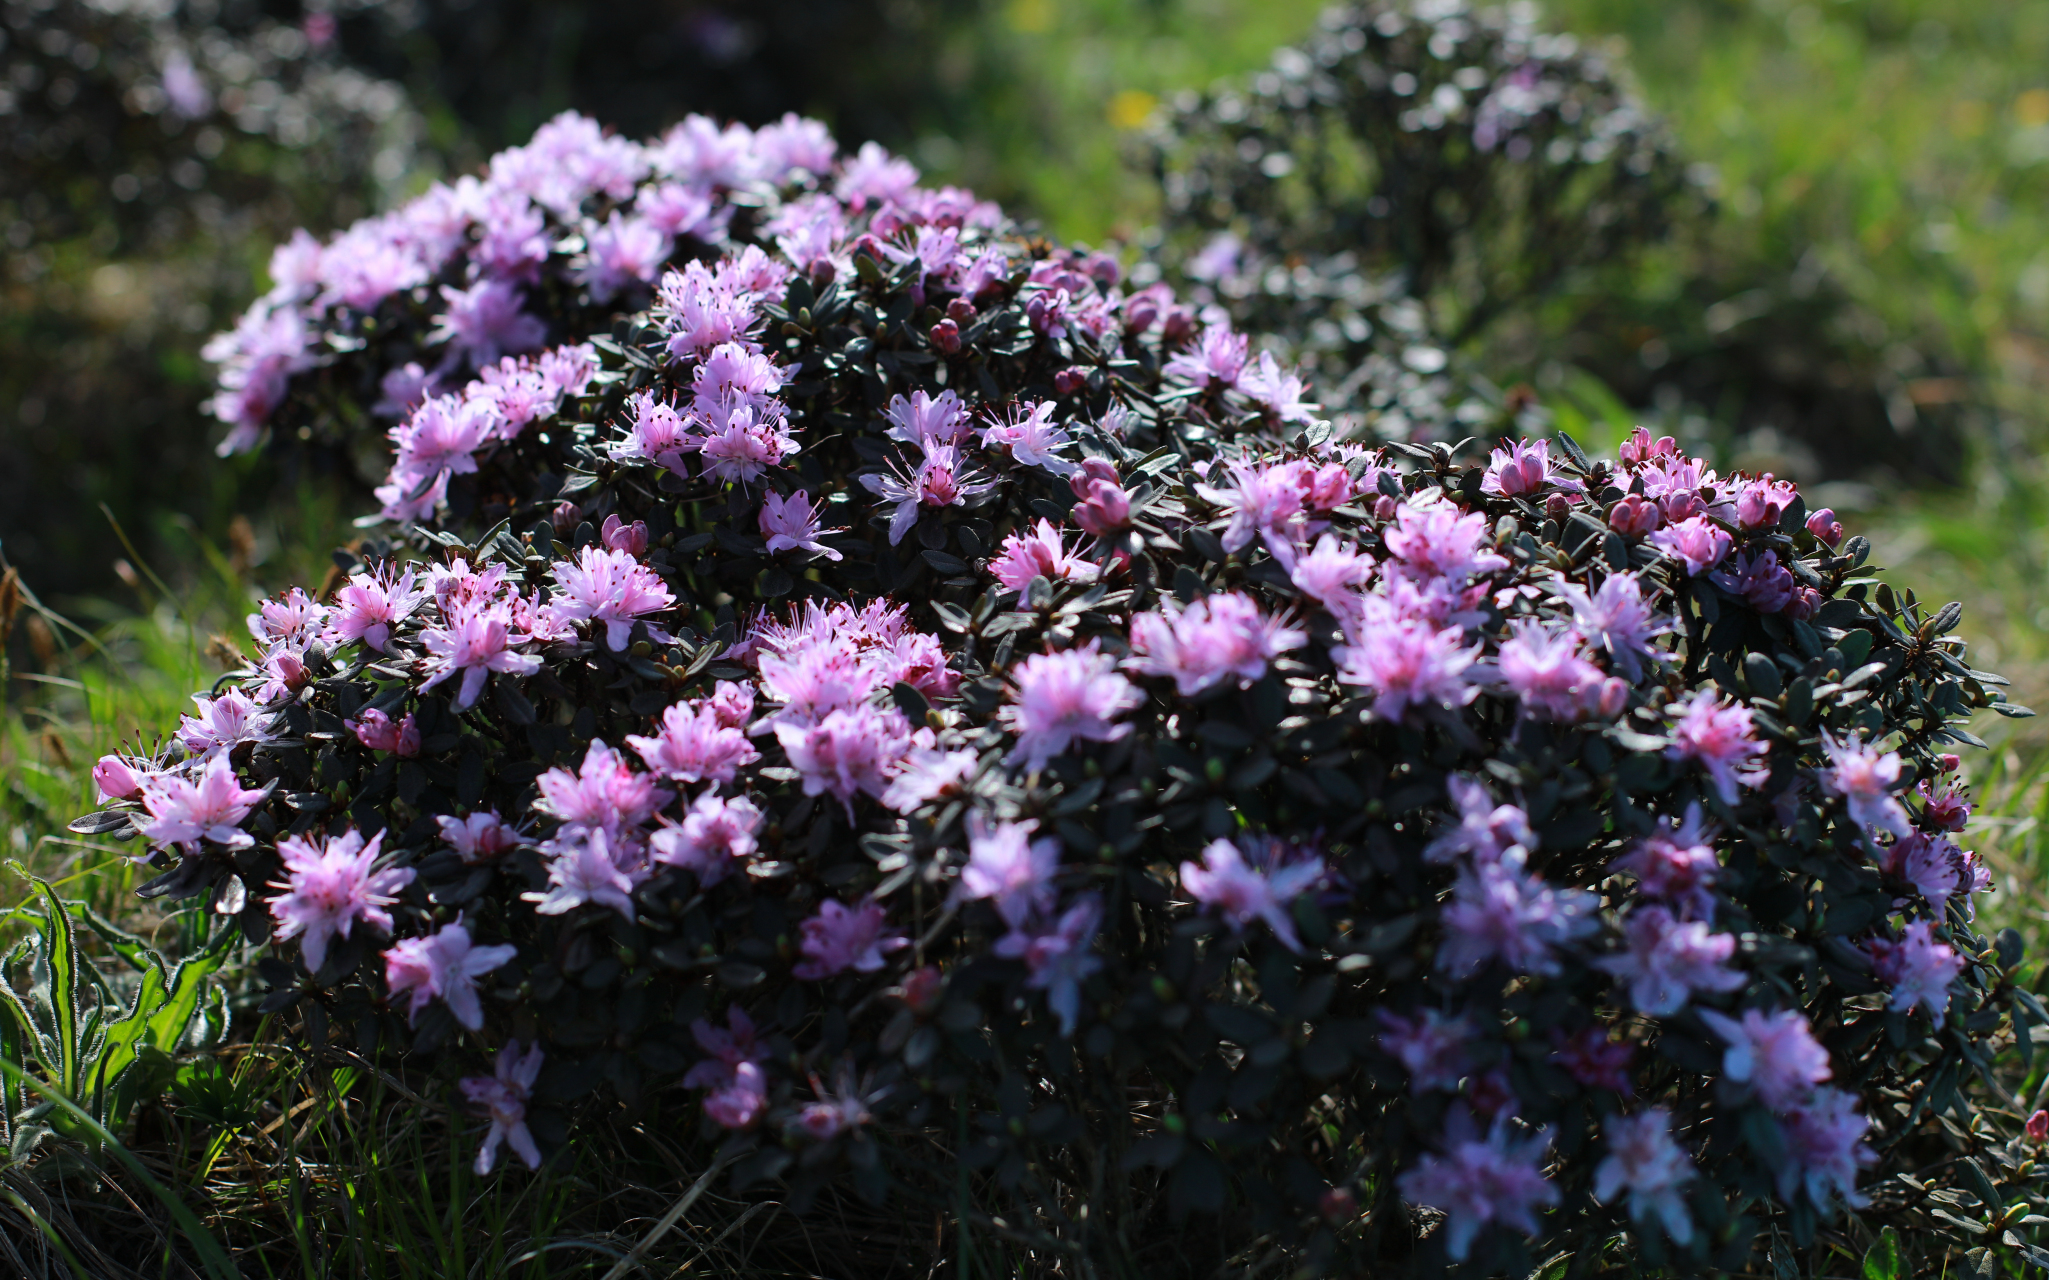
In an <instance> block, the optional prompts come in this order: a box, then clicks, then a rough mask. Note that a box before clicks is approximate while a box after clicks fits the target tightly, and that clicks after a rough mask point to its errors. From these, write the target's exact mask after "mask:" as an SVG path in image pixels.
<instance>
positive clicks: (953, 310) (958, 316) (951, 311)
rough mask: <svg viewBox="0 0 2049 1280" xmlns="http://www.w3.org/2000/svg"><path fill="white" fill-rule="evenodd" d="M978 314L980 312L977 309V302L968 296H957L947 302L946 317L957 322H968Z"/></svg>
mask: <svg viewBox="0 0 2049 1280" xmlns="http://www.w3.org/2000/svg"><path fill="white" fill-rule="evenodd" d="M977 314H979V313H978V312H977V311H976V310H975V304H974V303H972V302H969V301H968V300H967V299H966V298H955V299H954V300H953V301H952V302H949V303H947V304H946V318H947V319H948V320H951V321H953V322H954V323H955V324H966V323H967V322H968V321H970V320H972V319H974V318H975V316H976V315H977Z"/></svg>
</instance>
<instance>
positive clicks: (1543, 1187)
mask: <svg viewBox="0 0 2049 1280" xmlns="http://www.w3.org/2000/svg"><path fill="white" fill-rule="evenodd" d="M1460 1115H1461V1118H1463V1113H1460ZM1508 1126H1509V1121H1508V1119H1507V1118H1506V1117H1503V1118H1501V1119H1498V1120H1496V1121H1495V1123H1494V1126H1493V1128H1492V1129H1491V1130H1490V1131H1489V1132H1488V1134H1487V1136H1486V1137H1485V1138H1484V1139H1483V1138H1481V1137H1479V1136H1478V1135H1477V1134H1476V1133H1474V1132H1473V1129H1472V1123H1471V1121H1470V1119H1465V1120H1464V1123H1462V1124H1455V1125H1454V1126H1453V1127H1452V1129H1451V1131H1450V1132H1449V1133H1448V1134H1447V1137H1448V1139H1449V1141H1448V1142H1447V1143H1446V1144H1445V1151H1444V1154H1443V1155H1435V1154H1432V1155H1426V1156H1424V1157H1423V1158H1422V1159H1421V1160H1419V1161H1417V1163H1416V1167H1415V1168H1413V1169H1410V1170H1409V1171H1408V1172H1406V1173H1404V1174H1402V1175H1401V1177H1400V1178H1399V1179H1397V1181H1396V1185H1397V1186H1399V1187H1400V1189H1401V1194H1402V1198H1403V1199H1404V1200H1407V1201H1408V1202H1409V1203H1410V1204H1419V1205H1426V1206H1428V1207H1430V1208H1432V1209H1439V1210H1442V1211H1443V1212H1444V1214H1445V1215H1446V1221H1445V1226H1444V1231H1445V1251H1446V1252H1447V1253H1448V1254H1450V1255H1451V1259H1452V1261H1454V1262H1464V1261H1465V1260H1466V1256H1467V1255H1468V1254H1470V1253H1471V1252H1472V1249H1473V1239H1474V1237H1475V1236H1477V1235H1479V1233H1480V1230H1481V1228H1483V1227H1488V1226H1496V1225H1499V1226H1504V1227H1509V1228H1511V1229H1513V1230H1516V1231H1520V1232H1522V1233H1523V1234H1525V1235H1535V1234H1536V1232H1537V1230H1538V1221H1537V1210H1538V1209H1539V1208H1542V1207H1545V1206H1548V1205H1554V1204H1557V1203H1558V1188H1556V1187H1554V1186H1552V1185H1551V1183H1550V1181H1549V1180H1547V1179H1546V1178H1545V1177H1544V1172H1543V1159H1544V1149H1545V1148H1546V1147H1548V1146H1549V1145H1550V1134H1549V1133H1548V1132H1544V1133H1539V1134H1537V1135H1535V1136H1533V1137H1530V1138H1525V1139H1523V1140H1521V1141H1517V1140H1515V1139H1513V1138H1511V1137H1510V1133H1511V1130H1510V1129H1509V1127H1508Z"/></svg>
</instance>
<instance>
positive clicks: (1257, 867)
mask: <svg viewBox="0 0 2049 1280" xmlns="http://www.w3.org/2000/svg"><path fill="white" fill-rule="evenodd" d="M1323 874H1324V866H1323V859H1321V858H1316V857H1310V858H1303V859H1299V860H1296V861H1292V862H1283V861H1281V846H1280V845H1279V844H1278V842H1268V843H1267V844H1266V845H1265V846H1264V847H1262V848H1261V849H1259V850H1258V851H1256V852H1255V854H1254V856H1253V857H1252V858H1250V859H1248V858H1247V857H1246V856H1245V854H1244V853H1243V852H1242V851H1240V849H1239V847H1238V846H1237V845H1236V844H1234V843H1232V842H1231V841H1229V840H1213V841H1211V842H1210V844H1209V845H1208V847H1206V848H1205V849H1203V851H1202V861H1201V862H1200V863H1194V862H1184V863H1182V864H1181V886H1182V887H1183V888H1184V889H1186V890H1188V895H1189V896H1190V897H1191V898H1194V899H1195V900H1196V901H1197V902H1200V903H1202V904H1203V905H1204V906H1207V907H1215V908H1216V909H1217V910H1218V911H1219V912H1220V913H1221V914H1222V915H1223V917H1224V919H1225V920H1226V921H1228V922H1229V923H1230V925H1231V927H1232V928H1234V929H1243V928H1244V927H1245V926H1246V925H1248V924H1250V923H1252V921H1254V920H1255V919H1257V920H1262V921H1265V922H1266V927H1267V928H1269V929H1271V930H1273V935H1274V937H1275V938H1277V939H1279V940H1280V943H1281V945H1282V946H1284V947H1286V948H1287V949H1288V950H1290V951H1294V952H1300V951H1301V950H1302V940H1301V939H1300V938H1298V937H1297V936H1296V935H1295V921H1294V918H1293V917H1292V916H1291V915H1290V914H1289V912H1290V909H1291V908H1292V907H1293V905H1294V902H1295V899H1297V898H1299V897H1301V896H1302V895H1303V894H1304V893H1306V892H1307V891H1308V890H1309V889H1311V888H1312V887H1314V886H1315V884H1316V883H1317V881H1319V880H1321V879H1323Z"/></svg>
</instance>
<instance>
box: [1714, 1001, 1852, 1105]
mask: <svg viewBox="0 0 2049 1280" xmlns="http://www.w3.org/2000/svg"><path fill="white" fill-rule="evenodd" d="M1699 1013H1700V1017H1701V1020H1702V1021H1703V1022H1705V1023H1707V1024H1708V1026H1709V1027H1710V1028H1711V1029H1712V1030H1713V1031H1714V1033H1715V1034H1716V1035H1718V1036H1720V1037H1721V1038H1722V1039H1723V1040H1724V1041H1725V1042H1726V1043H1727V1044H1728V1046H1729V1048H1728V1050H1727V1052H1725V1053H1724V1054H1723V1055H1722V1072H1723V1074H1725V1075H1727V1076H1728V1077H1729V1078H1730V1079H1731V1080H1736V1081H1747V1082H1749V1084H1750V1087H1751V1088H1752V1089H1755V1090H1756V1091H1757V1096H1758V1097H1759V1098H1760V1099H1762V1100H1763V1102H1764V1105H1766V1106H1767V1107H1770V1108H1771V1109H1772V1110H1774V1111H1785V1110H1787V1109H1788V1108H1790V1107H1793V1106H1795V1105H1797V1104H1798V1103H1800V1102H1802V1101H1804V1100H1805V1099H1806V1098H1807V1097H1809V1096H1810V1095H1811V1094H1812V1093H1813V1092H1814V1086H1815V1085H1818V1084H1820V1083H1821V1082H1822V1081H1824V1080H1826V1079H1828V1078H1829V1076H1830V1074H1831V1073H1830V1070H1829V1065H1828V1050H1826V1049H1824V1048H1822V1047H1821V1045H1820V1043H1819V1042H1817V1041H1816V1040H1815V1038H1814V1031H1813V1029H1812V1028H1810V1027H1809V1026H1808V1025H1807V1019H1806V1018H1805V1017H1803V1016H1802V1015H1801V1013H1800V1012H1799V1010H1797V1009H1781V1010H1779V1011H1778V1012H1777V1013H1766V1012H1764V1011H1763V1010H1761V1009H1745V1010H1744V1011H1743V1017H1742V1018H1741V1019H1740V1020H1739V1019H1736V1018H1732V1017H1729V1016H1728V1015H1727V1014H1723V1013H1717V1012H1715V1011H1714V1010H1713V1009H1702V1010H1700V1011H1699Z"/></svg>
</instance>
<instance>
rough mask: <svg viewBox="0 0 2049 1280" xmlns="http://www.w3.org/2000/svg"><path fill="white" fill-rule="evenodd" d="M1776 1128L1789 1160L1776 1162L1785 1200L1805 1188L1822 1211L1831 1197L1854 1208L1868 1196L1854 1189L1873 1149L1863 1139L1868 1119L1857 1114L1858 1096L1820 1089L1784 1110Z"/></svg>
mask: <svg viewBox="0 0 2049 1280" xmlns="http://www.w3.org/2000/svg"><path fill="white" fill-rule="evenodd" d="M1780 1127H1781V1128H1782V1129H1783V1130H1784V1132H1785V1135H1786V1145H1787V1146H1788V1147H1789V1148H1791V1151H1792V1159H1790V1160H1788V1161H1786V1162H1785V1163H1784V1164H1783V1165H1781V1166H1780V1167H1779V1172H1778V1183H1779V1195H1780V1196H1782V1197H1784V1198H1786V1199H1788V1200H1790V1199H1791V1198H1792V1197H1793V1195H1794V1193H1796V1192H1797V1191H1800V1190H1801V1189H1803V1188H1804V1189H1805V1190H1806V1192H1807V1198H1808V1199H1809V1200H1811V1201H1813V1203H1814V1205H1815V1207H1816V1208H1819V1209H1823V1210H1827V1209H1830V1208H1832V1207H1833V1205H1834V1202H1835V1200H1836V1199H1838V1198H1840V1199H1841V1200H1842V1202H1843V1203H1844V1204H1846V1205H1848V1206H1849V1207H1851V1208H1853V1209H1859V1208H1862V1207H1863V1206H1864V1205H1865V1204H1866V1203H1868V1201H1867V1200H1866V1199H1865V1197H1863V1196H1861V1195H1859V1194H1858V1193H1857V1170H1858V1168H1859V1166H1862V1165H1867V1164H1872V1163H1874V1162H1876V1161H1877V1159H1878V1153H1877V1152H1875V1151H1873V1150H1872V1149H1871V1148H1870V1146H1868V1145H1867V1144H1866V1143H1865V1141H1864V1133H1865V1131H1866V1130H1867V1129H1869V1128H1870V1127H1871V1122H1870V1121H1869V1120H1867V1119H1865V1118H1864V1117H1863V1116H1860V1115H1858V1114H1857V1100H1856V1099H1855V1098H1854V1097H1852V1096H1850V1095H1849V1094H1847V1093H1845V1092H1843V1091H1842V1090H1841V1089H1834V1088H1826V1087H1824V1088H1820V1089H1816V1090H1815V1091H1814V1096H1813V1097H1812V1098H1810V1099H1809V1100H1808V1101H1807V1102H1806V1103H1804V1104H1802V1105H1801V1106H1798V1107H1795V1108H1794V1109H1793V1110H1792V1111H1791V1112H1790V1113H1788V1114H1787V1115H1784V1116H1781V1117H1780Z"/></svg>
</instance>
